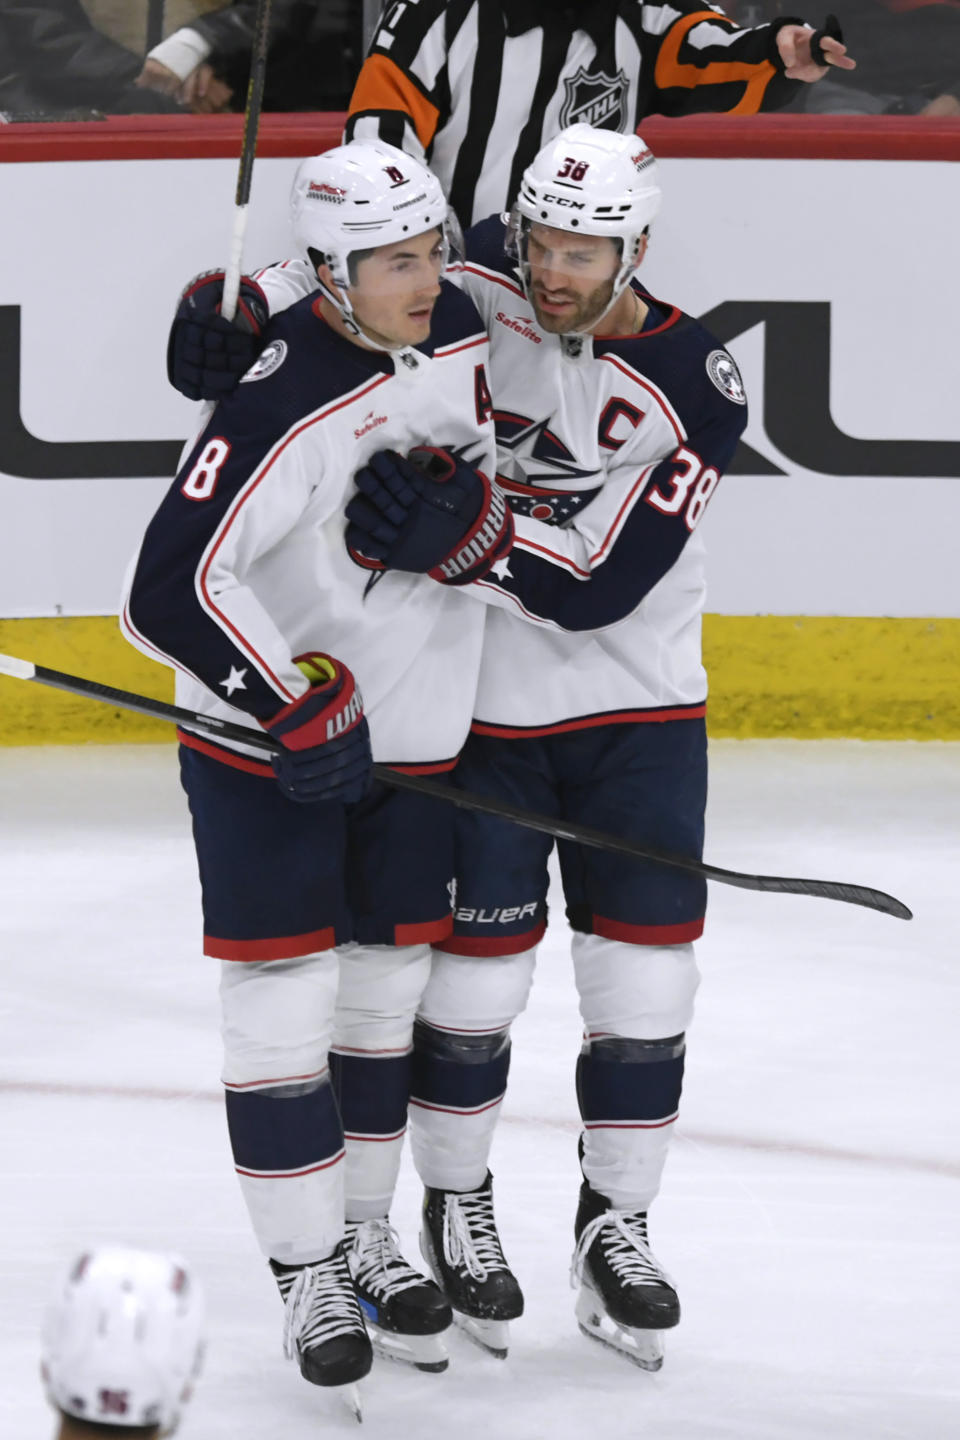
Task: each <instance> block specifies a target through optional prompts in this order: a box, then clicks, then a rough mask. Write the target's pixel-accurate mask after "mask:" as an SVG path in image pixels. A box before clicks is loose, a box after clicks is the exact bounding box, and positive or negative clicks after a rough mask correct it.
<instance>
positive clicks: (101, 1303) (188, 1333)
mask: <svg viewBox="0 0 960 1440" xmlns="http://www.w3.org/2000/svg"><path fill="white" fill-rule="evenodd" d="M202 1328H203V1295H202V1293H201V1290H200V1287H199V1285H198V1283H197V1281H196V1280H195V1279H194V1278H193V1277H192V1275H191V1274H190V1272H189V1270H188V1269H187V1266H186V1265H185V1263H184V1262H183V1260H181V1259H180V1257H179V1256H177V1255H163V1254H155V1253H153V1252H152V1251H146V1250H128V1249H125V1248H122V1247H119V1246H103V1247H99V1248H97V1249H91V1250H89V1251H87V1252H86V1253H84V1254H82V1255H80V1256H79V1257H78V1258H77V1259H76V1260H75V1261H74V1262H73V1264H72V1265H71V1267H70V1269H69V1271H68V1273H67V1275H66V1276H65V1277H64V1280H63V1283H62V1285H61V1288H60V1292H59V1294H58V1296H57V1298H56V1299H55V1300H54V1301H53V1303H52V1304H51V1305H50V1307H49V1309H48V1310H47V1314H46V1316H45V1319H44V1326H43V1341H42V1362H41V1371H42V1375H43V1381H44V1385H45V1387H46V1391H47V1396H48V1398H49V1400H50V1402H51V1404H53V1405H54V1406H56V1408H57V1409H58V1410H60V1411H62V1412H63V1413H64V1414H66V1415H72V1416H75V1417H77V1418H79V1419H81V1420H85V1421H88V1422H91V1423H94V1422H95V1423H96V1424H98V1425H104V1426H107V1425H126V1426H144V1427H146V1426H154V1425H155V1426H159V1427H160V1433H161V1434H163V1435H170V1434H172V1433H173V1431H174V1429H175V1428H176V1425H177V1422H178V1420H179V1416H180V1409H181V1406H182V1405H183V1404H184V1403H185V1402H186V1400H187V1399H188V1398H189V1395H190V1390H191V1387H192V1384H193V1381H194V1380H195V1378H196V1376H197V1374H198V1372H199V1369H200V1363H201V1360H202V1357H203V1341H202Z"/></svg>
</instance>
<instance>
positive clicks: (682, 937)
mask: <svg viewBox="0 0 960 1440" xmlns="http://www.w3.org/2000/svg"><path fill="white" fill-rule="evenodd" d="M592 924H593V933H594V935H600V936H601V937H602V938H603V939H604V940H625V941H626V942H627V944H628V945H682V944H684V942H685V941H687V940H699V939H700V936H701V935H702V934H703V916H701V917H700V919H699V920H685V921H684V922H683V923H682V924H681V925H628V924H626V923H625V922H624V921H623V920H608V919H607V918H606V916H604V915H594V916H593V917H592Z"/></svg>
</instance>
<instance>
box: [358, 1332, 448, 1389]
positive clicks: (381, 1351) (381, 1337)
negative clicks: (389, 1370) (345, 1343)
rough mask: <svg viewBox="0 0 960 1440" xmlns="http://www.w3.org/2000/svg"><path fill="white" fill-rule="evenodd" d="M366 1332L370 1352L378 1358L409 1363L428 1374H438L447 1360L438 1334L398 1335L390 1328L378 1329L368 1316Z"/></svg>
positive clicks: (403, 1363) (397, 1362) (443, 1368)
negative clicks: (372, 1350) (372, 1351)
mask: <svg viewBox="0 0 960 1440" xmlns="http://www.w3.org/2000/svg"><path fill="white" fill-rule="evenodd" d="M367 1333H368V1335H369V1336H370V1343H371V1345H372V1346H373V1349H374V1353H375V1354H376V1355H379V1357H380V1359H381V1360H393V1361H394V1362H395V1363H396V1364H398V1365H412V1366H413V1368H414V1369H415V1370H424V1371H426V1372H427V1373H428V1374H432V1375H440V1374H442V1372H443V1371H444V1370H446V1368H447V1366H448V1365H449V1364H450V1356H449V1355H448V1354H447V1347H446V1346H445V1345H444V1343H443V1339H442V1336H441V1335H398V1334H397V1333H396V1332H395V1331H393V1330H381V1329H380V1327H379V1326H378V1325H374V1324H372V1323H371V1321H370V1320H369V1319H367Z"/></svg>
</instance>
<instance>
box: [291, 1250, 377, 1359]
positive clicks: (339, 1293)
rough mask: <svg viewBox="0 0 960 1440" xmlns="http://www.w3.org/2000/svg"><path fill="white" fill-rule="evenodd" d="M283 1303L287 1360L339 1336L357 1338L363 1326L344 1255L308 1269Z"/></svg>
mask: <svg viewBox="0 0 960 1440" xmlns="http://www.w3.org/2000/svg"><path fill="white" fill-rule="evenodd" d="M284 1278H285V1277H284ZM284 1300H285V1306H284V1317H283V1353H284V1355H286V1357H287V1359H288V1360H293V1359H295V1358H296V1355H297V1350H298V1349H299V1350H301V1351H303V1350H310V1349H313V1348H314V1346H316V1345H322V1344H323V1343H324V1342H325V1341H327V1340H334V1339H336V1337H337V1336H338V1335H350V1334H355V1333H356V1331H357V1330H358V1329H359V1328H360V1326H361V1325H362V1323H363V1322H362V1319H361V1317H360V1314H359V1310H358V1306H357V1299H356V1295H355V1293H354V1289H353V1281H352V1279H351V1277H350V1271H349V1269H348V1268H347V1263H346V1261H345V1260H344V1258H343V1256H342V1255H341V1254H336V1255H331V1256H330V1258H329V1260H323V1261H321V1262H320V1263H319V1264H317V1265H305V1266H304V1267H303V1269H302V1270H301V1271H300V1272H299V1273H298V1274H297V1275H296V1276H295V1278H294V1280H293V1284H292V1285H291V1286H290V1287H289V1289H288V1290H287V1292H286V1295H285V1296H284Z"/></svg>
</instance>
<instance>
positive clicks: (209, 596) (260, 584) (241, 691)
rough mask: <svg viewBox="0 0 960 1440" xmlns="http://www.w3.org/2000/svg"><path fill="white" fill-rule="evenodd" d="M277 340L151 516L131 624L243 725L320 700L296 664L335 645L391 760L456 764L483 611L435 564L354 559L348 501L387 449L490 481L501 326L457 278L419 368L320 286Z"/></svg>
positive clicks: (150, 649)
mask: <svg viewBox="0 0 960 1440" xmlns="http://www.w3.org/2000/svg"><path fill="white" fill-rule="evenodd" d="M311 288H312V287H311ZM301 293H302V291H301ZM266 338H267V344H266V348H265V349H264V350H263V352H262V354H261V356H260V358H259V359H258V360H257V362H256V364H255V365H254V366H253V367H252V368H251V369H250V370H248V372H247V374H246V375H245V376H244V377H243V379H242V381H241V382H240V384H239V385H238V386H237V388H236V390H235V391H234V392H233V393H232V394H231V395H230V396H228V397H227V398H226V399H224V400H223V401H221V402H220V403H219V404H218V405H217V407H216V409H215V410H214V411H213V413H212V415H211V416H210V418H209V421H208V423H207V424H206V426H205V428H204V430H203V432H202V434H201V435H200V437H199V438H198V439H197V441H196V443H195V444H194V445H193V446H192V447H191V449H190V452H189V454H188V455H187V456H186V458H185V460H184V462H183V464H182V466H181V469H180V471H179V473H178V475H177V477H176V479H175V480H174V482H173V484H172V486H171V488H170V490H169V491H168V493H167V495H166V497H165V499H164V500H163V502H162V503H161V505H160V507H159V509H158V510H157V512H156V514H155V515H154V517H153V519H152V521H151V522H150V525H149V527H148V528H147V531H146V534H145V536H144V539H143V543H142V545H141V548H140V552H139V555H138V556H137V559H136V562H135V565H134V567H133V569H132V573H131V576H130V580H129V582H128V591H127V595H126V598H125V602H124V606H123V615H122V621H121V623H122V626H123V628H124V631H125V633H126V635H127V637H128V638H129V639H130V640H131V641H132V643H133V644H134V645H136V646H138V648H140V649H141V650H143V651H144V653H145V654H147V655H149V656H151V657H152V658H155V659H158V660H161V661H163V662H164V663H166V664H169V665H173V666H175V667H176V669H177V672H178V673H177V687H176V696H177V703H178V704H179V705H182V706H185V707H187V708H190V709H193V710H198V711H202V712H203V713H204V714H208V715H214V716H218V717H220V718H222V719H226V720H230V721H233V722H234V723H239V724H245V723H246V724H250V723H251V717H252V718H253V723H254V725H255V722H256V719H269V718H270V717H271V716H272V715H274V714H276V712H277V711H279V710H280V709H281V708H282V707H283V706H284V705H286V704H288V703H289V702H290V701H291V700H293V699H295V698H296V697H297V696H299V695H301V694H303V693H304V691H305V690H306V689H307V681H306V680H305V678H304V676H303V675H302V673H301V671H300V670H299V669H298V668H297V666H296V665H295V664H294V661H293V657H294V656H296V655H299V654H303V653H305V652H308V651H311V650H320V651H324V652H326V653H328V654H330V655H333V656H335V657H336V658H337V659H339V660H342V661H343V662H344V663H345V664H346V665H348V666H349V667H350V669H351V670H352V671H353V673H354V675H355V676H356V678H357V682H358V686H359V689H360V692H361V694H362V696H363V701H364V709H365V712H366V714H367V717H368V720H369V724H370V734H371V740H372V744H373V753H374V757H375V758H376V759H377V760H379V761H382V762H384V763H387V764H392V763H398V764H401V765H404V766H406V767H408V768H413V769H422V768H427V769H430V768H444V766H445V765H447V764H452V763H453V761H454V760H455V758H456V755H457V754H458V752H459V750H460V748H461V746H462V744H463V741H464V739H465V738H466V735H467V733H468V730H469V725H470V720H471V716H472V713H473V708H474V697H475V691H476V681H477V674H478V671H479V665H480V651H481V643H482V635H483V627H484V620H485V609H484V607H483V606H481V605H478V604H477V603H476V601H475V600H474V599H471V598H470V597H469V596H468V595H466V594H465V593H464V591H463V589H451V588H449V587H445V586H441V585H437V584H435V583H434V581H432V580H430V579H428V578H427V577H426V576H420V575H407V574H400V573H397V572H393V573H386V574H381V573H372V572H371V571H369V570H366V569H362V568H361V567H360V566H358V565H357V564H355V563H354V562H353V560H351V558H350V556H349V554H348V552H347V549H346V546H345V543H344V532H345V527H346V521H345V518H344V506H345V504H346V501H347V499H348V498H349V496H350V494H351V492H352V490H353V483H354V479H353V477H354V475H355V473H356V471H357V470H358V469H359V468H361V467H362V466H363V465H364V464H365V463H366V461H367V460H368V459H369V457H370V456H371V455H372V454H373V452H374V451H376V450H380V449H385V448H388V447H389V448H395V449H397V450H400V451H403V452H406V451H407V450H409V449H410V448H411V447H413V446H415V445H420V444H423V443H434V444H440V445H444V446H449V447H451V448H454V447H459V448H460V449H461V452H462V453H463V454H464V458H466V459H468V460H469V461H470V462H471V463H473V464H475V465H477V466H478V467H479V468H481V469H483V470H485V471H486V473H488V474H492V473H493V465H494V434H493V426H492V423H491V422H490V420H489V418H486V417H484V418H478V414H477V402H476V393H477V386H478V377H480V376H484V367H485V366H486V365H487V363H488V349H489V347H488V342H487V336H486V334H485V333H484V330H483V327H482V325H481V323H480V320H479V317H478V315H477V312H476V310H475V309H474V307H473V305H472V304H471V303H470V301H469V300H468V299H467V298H466V297H465V296H464V295H463V294H461V293H460V292H459V291H458V290H457V289H456V288H455V287H454V286H451V285H449V284H444V285H443V289H442V293H441V296H440V298H439V300H438V301H437V305H436V308H435V311H434V320H433V326H432V333H431V339H430V341H429V342H428V343H426V344H424V345H421V346H418V347H417V349H416V350H415V351H413V352H404V354H406V355H407V357H408V362H409V363H402V357H401V360H398V361H396V362H395V361H394V360H393V359H391V358H390V356H388V355H387V354H385V353H384V352H381V351H369V350H365V349H362V348H360V347H359V346H357V345H354V344H351V343H350V342H349V341H348V340H346V339H344V338H343V337H342V336H340V335H338V334H337V333H336V332H335V331H334V330H333V329H332V328H331V327H330V326H329V325H328V324H327V323H326V321H325V320H323V319H322V318H321V316H320V313H319V310H318V308H317V306H316V297H315V296H313V295H309V294H308V295H307V298H305V299H303V300H302V301H301V302H300V303H298V304H296V305H294V306H293V307H292V308H291V309H289V310H286V311H285V312H284V313H283V314H280V315H277V316H276V317H275V318H273V319H272V320H271V323H270V325H269V327H268V330H267V336H266ZM483 384H484V387H485V385H486V381H485V378H484V381H483ZM188 743H193V744H198V745H200V747H201V748H204V749H209V748H211V747H210V745H209V743H208V742H207V741H203V742H199V741H197V740H196V738H195V737H193V738H191V739H189V740H188ZM218 746H219V742H218ZM228 748H230V749H234V748H237V749H240V750H243V749H244V748H245V747H243V746H242V745H241V746H237V747H234V746H230V747H228ZM218 753H220V752H219V750H218ZM223 758H228V757H223Z"/></svg>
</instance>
